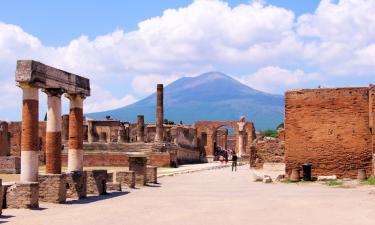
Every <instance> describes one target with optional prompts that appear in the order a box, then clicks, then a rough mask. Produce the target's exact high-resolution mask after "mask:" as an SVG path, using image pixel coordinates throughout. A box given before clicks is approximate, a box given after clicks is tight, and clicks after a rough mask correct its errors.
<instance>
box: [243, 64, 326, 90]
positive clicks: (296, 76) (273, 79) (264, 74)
mask: <svg viewBox="0 0 375 225" xmlns="http://www.w3.org/2000/svg"><path fill="white" fill-rule="evenodd" d="M322 80H323V79H322V77H321V76H320V75H319V74H317V73H305V72H304V71H302V70H295V71H290V70H286V69H282V68H280V67H265V68H261V69H259V70H258V71H257V72H255V73H254V74H250V75H246V76H242V77H240V78H239V81H241V82H242V83H244V84H246V85H248V86H250V87H253V88H255V89H257V90H260V91H264V92H269V93H280V92H281V91H284V90H288V89H294V88H298V87H303V86H305V85H306V84H308V83H309V82H311V81H314V82H318V81H322Z"/></svg>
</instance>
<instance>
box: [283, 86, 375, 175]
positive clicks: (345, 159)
mask: <svg viewBox="0 0 375 225" xmlns="http://www.w3.org/2000/svg"><path fill="white" fill-rule="evenodd" d="M372 148H373V146H372V140H371V131H370V128H369V88H366V87H363V88H335V89H310V90H299V91H290V92H286V94H285V162H286V171H287V173H288V174H289V173H290V172H291V170H292V169H293V168H300V167H301V165H302V164H303V163H307V162H309V163H312V164H313V170H312V174H313V176H318V175H332V174H335V175H337V176H339V177H356V175H357V170H358V169H366V170H367V173H368V174H371V172H372V171H371V170H372V163H371V161H372V152H373V150H372Z"/></svg>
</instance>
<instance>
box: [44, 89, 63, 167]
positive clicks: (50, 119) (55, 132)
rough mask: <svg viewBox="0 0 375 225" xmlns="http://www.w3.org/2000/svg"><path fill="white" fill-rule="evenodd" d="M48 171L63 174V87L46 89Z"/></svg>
mask: <svg viewBox="0 0 375 225" xmlns="http://www.w3.org/2000/svg"><path fill="white" fill-rule="evenodd" d="M45 92H46V94H47V96H48V98H47V105H48V111H47V132H46V173H47V174H61V147H62V144H61V94H62V91H61V89H46V90H45Z"/></svg>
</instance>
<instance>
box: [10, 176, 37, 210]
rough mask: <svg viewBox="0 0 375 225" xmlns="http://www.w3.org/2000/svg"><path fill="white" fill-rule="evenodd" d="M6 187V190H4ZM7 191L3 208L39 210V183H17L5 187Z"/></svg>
mask: <svg viewBox="0 0 375 225" xmlns="http://www.w3.org/2000/svg"><path fill="white" fill-rule="evenodd" d="M4 186H5V188H4ZM4 186H3V188H4V190H6V193H5V194H4V195H3V196H5V203H6V205H3V208H9V209H37V208H39V184H38V182H16V183H9V184H6V185H4Z"/></svg>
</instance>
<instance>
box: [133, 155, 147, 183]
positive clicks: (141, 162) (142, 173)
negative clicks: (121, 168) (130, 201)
mask: <svg viewBox="0 0 375 225" xmlns="http://www.w3.org/2000/svg"><path fill="white" fill-rule="evenodd" d="M129 170H130V171H134V172H135V185H136V186H144V185H145V184H146V182H147V157H146V156H143V155H135V154H133V155H129Z"/></svg>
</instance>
